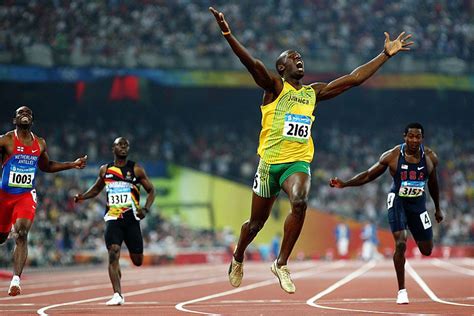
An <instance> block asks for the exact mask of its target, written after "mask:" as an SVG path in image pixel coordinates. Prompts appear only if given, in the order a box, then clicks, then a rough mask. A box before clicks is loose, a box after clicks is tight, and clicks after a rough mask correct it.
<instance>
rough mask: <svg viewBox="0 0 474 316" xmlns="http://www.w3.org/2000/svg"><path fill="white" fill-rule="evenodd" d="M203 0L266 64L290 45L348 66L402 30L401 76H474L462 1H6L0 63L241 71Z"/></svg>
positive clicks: (472, 32)
mask: <svg viewBox="0 0 474 316" xmlns="http://www.w3.org/2000/svg"><path fill="white" fill-rule="evenodd" d="M210 4H211V5H215V6H216V7H217V8H218V9H220V10H222V11H223V12H224V13H225V14H226V16H227V17H228V19H229V22H230V23H231V26H232V27H233V28H234V30H235V31H236V34H238V38H239V39H240V40H241V41H242V42H243V43H245V45H246V46H247V47H248V48H249V50H250V51H251V53H253V54H255V56H258V57H259V58H263V59H265V58H269V61H273V60H274V59H275V58H276V56H278V55H279V53H280V52H281V51H282V50H285V49H288V48H291V47H296V48H298V50H300V51H301V52H302V53H303V55H304V56H306V57H311V58H313V57H317V58H318V60H320V61H321V62H320V63H319V64H318V67H315V68H316V69H319V70H321V71H332V70H334V69H324V67H327V66H328V65H333V66H338V67H341V66H342V67H345V68H352V67H353V66H354V63H355V64H358V63H359V60H358V58H363V59H367V58H370V57H372V56H373V55H374V51H377V49H382V46H383V40H384V36H383V31H388V32H390V33H391V34H392V36H396V35H398V33H399V32H400V31H402V30H404V31H406V32H408V33H412V34H413V35H414V38H415V39H416V45H415V49H416V51H417V54H416V56H415V55H410V56H404V57H403V58H408V59H409V58H416V59H418V62H417V63H416V64H411V63H410V65H409V67H407V68H406V70H407V71H424V70H429V69H431V70H433V69H436V70H437V71H443V69H444V70H445V71H447V72H449V71H451V72H453V71H454V72H466V71H468V70H469V69H470V70H472V61H473V59H474V52H473V49H472V47H474V23H473V16H474V15H473V12H474V4H473V3H472V1H468V0H424V1H421V0H404V1H393V2H391V1H383V0H368V1H363V2H360V1H358V0H337V1H326V0H318V1H292V0H273V1H251V0H246V1H238V2H235V3H229V2H228V1H191V0H180V1H174V0H140V1H127V0H123V1H121V0H108V1H106V0H103V1H87V0H71V1H61V0H50V1H13V0H7V1H3V2H2V4H0V62H1V63H15V64H38V65H43V66H52V65H72V66H106V67H118V66H124V67H147V68H150V67H162V68H163V67H165V68H174V67H180V68H182V67H185V68H190V67H192V68H212V69H215V68H217V67H221V68H233V67H234V68H235V67H237V68H239V69H240V67H241V66H240V65H239V63H238V61H236V58H234V57H233V56H232V53H231V51H230V49H229V48H228V47H227V44H226V43H225V41H224V40H222V38H221V36H220V34H219V31H218V29H217V28H216V26H215V22H214V21H213V19H212V18H211V16H210V14H209V12H208V11H207V7H208V6H209V5H210ZM367 17H370V19H368V18H367ZM275 34H278V36H275ZM216 56H219V58H218V59H215V58H214V57H216ZM420 60H421V61H422V62H420ZM414 66H418V68H417V69H414V68H413V67H414ZM420 67H421V69H420ZM321 68H322V69H321ZM345 68H343V69H340V68H339V69H338V70H339V71H341V70H347V69H345ZM402 68H403V67H402ZM423 68H424V69H423ZM401 70H403V69H400V67H399V68H398V69H397V71H401Z"/></svg>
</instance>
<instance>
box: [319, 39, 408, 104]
mask: <svg viewBox="0 0 474 316" xmlns="http://www.w3.org/2000/svg"><path fill="white" fill-rule="evenodd" d="M384 34H385V45H384V49H383V52H381V53H380V54H379V55H378V56H377V57H375V58H374V59H372V60H371V61H369V62H368V63H366V64H364V65H362V66H359V67H357V68H356V69H354V70H353V71H352V72H351V73H350V74H348V75H345V76H342V77H340V78H338V79H336V80H333V81H331V82H330V83H323V82H316V83H313V84H312V85H311V86H312V87H313V89H314V90H315V91H316V96H317V100H318V101H322V100H328V99H331V98H334V97H335V96H337V95H339V94H341V93H342V92H344V91H346V90H348V89H350V88H352V87H355V86H358V85H360V84H362V83H363V82H364V81H366V80H367V79H369V78H370V77H371V76H372V75H373V74H374V73H375V72H376V71H377V70H378V69H379V68H380V67H381V66H382V65H383V64H384V63H385V62H386V61H387V60H388V59H389V58H390V57H392V56H394V55H396V54H397V53H398V52H399V51H406V50H410V48H409V47H408V46H410V45H412V44H413V42H407V40H408V39H409V38H410V37H411V34H408V35H405V32H402V33H400V35H398V37H397V38H396V39H395V40H393V41H391V40H390V36H389V34H388V33H387V32H385V33H384Z"/></svg>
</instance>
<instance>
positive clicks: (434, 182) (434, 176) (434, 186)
mask: <svg viewBox="0 0 474 316" xmlns="http://www.w3.org/2000/svg"><path fill="white" fill-rule="evenodd" d="M427 156H428V157H429V159H430V160H431V161H432V162H433V170H431V173H430V177H429V178H428V190H429V191H430V195H431V198H432V199H433V203H434V205H435V218H436V221H437V222H438V223H440V222H441V221H442V220H443V219H444V214H443V212H442V211H441V208H440V207H439V186H438V172H437V168H436V167H437V166H438V156H437V155H436V153H435V152H434V151H431V152H429V153H428V154H427Z"/></svg>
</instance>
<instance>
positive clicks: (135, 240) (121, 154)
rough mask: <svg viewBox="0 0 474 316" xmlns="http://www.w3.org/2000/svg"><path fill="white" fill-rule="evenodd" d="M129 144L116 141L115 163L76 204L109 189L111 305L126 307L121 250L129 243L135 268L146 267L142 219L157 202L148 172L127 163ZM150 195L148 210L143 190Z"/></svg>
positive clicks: (107, 232)
mask: <svg viewBox="0 0 474 316" xmlns="http://www.w3.org/2000/svg"><path fill="white" fill-rule="evenodd" d="M129 146H130V145H129V142H128V140H127V139H125V138H124V137H119V138H117V139H116V140H115V141H114V145H113V152H114V156H115V159H114V161H113V162H111V163H109V164H106V165H103V166H102V167H100V170H99V177H98V178H97V180H96V182H95V183H94V185H93V186H92V187H90V188H89V190H87V191H86V192H85V193H84V194H77V195H76V196H75V197H74V200H75V201H76V202H78V201H81V200H86V199H90V198H93V197H95V196H97V195H98V194H99V193H100V192H101V191H102V189H103V188H104V187H105V188H106V192H107V207H106V212H105V215H104V220H105V222H106V224H105V225H106V228H105V244H106V245H107V249H108V251H109V276H110V281H111V282H112V287H113V289H114V295H113V297H112V298H111V299H110V300H109V301H108V302H107V303H106V304H107V305H122V304H124V303H125V300H124V298H123V296H122V291H121V286H120V278H121V272H120V265H119V258H120V248H121V246H122V243H123V242H125V244H126V245H127V248H128V251H129V253H130V259H131V260H132V262H133V264H134V265H136V266H140V265H141V264H142V263H143V238H142V233H141V230H140V219H143V218H144V217H145V215H146V214H147V213H148V212H149V209H150V207H151V205H152V203H153V201H154V199H155V193H154V192H155V190H154V188H153V185H152V184H151V182H150V180H149V179H148V177H147V175H146V173H145V170H144V169H143V168H142V167H141V166H139V165H137V164H136V163H135V162H133V161H130V160H127V156H128V150H129ZM140 184H141V185H143V188H144V189H145V191H146V192H147V199H146V202H145V206H144V207H140V204H139V202H140V186H139V185H140Z"/></svg>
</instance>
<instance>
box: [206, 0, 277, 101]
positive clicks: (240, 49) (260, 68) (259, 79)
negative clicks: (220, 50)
mask: <svg viewBox="0 0 474 316" xmlns="http://www.w3.org/2000/svg"><path fill="white" fill-rule="evenodd" d="M209 11H211V13H212V14H213V15H214V17H215V18H216V21H217V24H218V25H219V27H220V29H221V32H222V35H223V36H224V38H225V39H226V40H227V42H228V43H229V45H230V47H231V48H232V50H233V51H234V53H235V55H237V57H239V59H240V61H241V62H242V64H243V65H244V66H245V67H246V68H247V70H248V71H249V72H250V74H251V75H252V77H253V79H254V80H255V83H256V84H257V85H259V86H260V87H261V88H262V89H264V90H265V91H270V92H279V91H277V90H278V88H279V87H280V90H281V87H282V86H283V83H282V81H281V78H280V76H278V75H277V74H276V73H273V72H271V71H268V70H267V68H266V67H265V65H264V64H263V62H262V61H260V60H258V59H256V58H254V57H252V55H250V53H249V52H248V51H247V49H246V48H245V47H244V46H243V45H242V44H240V42H239V41H238V40H237V39H236V38H235V36H234V35H232V32H231V30H230V27H229V24H228V23H227V21H226V20H225V17H224V14H223V13H222V12H219V11H217V10H216V9H214V8H213V7H209Z"/></svg>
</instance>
